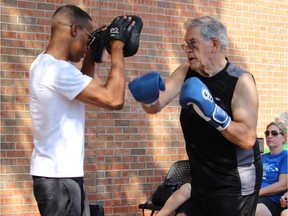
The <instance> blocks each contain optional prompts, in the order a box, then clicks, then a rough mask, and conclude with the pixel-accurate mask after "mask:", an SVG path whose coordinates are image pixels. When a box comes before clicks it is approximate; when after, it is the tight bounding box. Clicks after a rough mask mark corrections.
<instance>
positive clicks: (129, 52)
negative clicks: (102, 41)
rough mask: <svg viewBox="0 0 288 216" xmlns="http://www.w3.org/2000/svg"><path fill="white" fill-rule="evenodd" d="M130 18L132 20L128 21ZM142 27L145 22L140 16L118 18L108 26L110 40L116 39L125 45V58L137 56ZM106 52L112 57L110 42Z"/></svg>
mask: <svg viewBox="0 0 288 216" xmlns="http://www.w3.org/2000/svg"><path fill="white" fill-rule="evenodd" d="M125 17H126V18H125ZM128 17H131V20H130V19H128ZM133 21H134V22H135V25H134V26H131V23H132V22H133ZM142 26H143V22H142V19H141V17H139V16H134V15H127V16H119V17H116V18H115V19H114V20H113V21H112V23H111V24H110V25H109V26H108V28H107V32H108V33H107V34H108V35H109V40H110V39H116V40H121V41H122V42H123V43H125V46H124V48H123V55H124V57H129V56H133V55H135V54H136V52H137V51H138V48H139V40H140V33H141V30H142ZM106 50H107V52H108V53H109V54H110V55H111V46H110V42H109V41H108V42H107V44H106Z"/></svg>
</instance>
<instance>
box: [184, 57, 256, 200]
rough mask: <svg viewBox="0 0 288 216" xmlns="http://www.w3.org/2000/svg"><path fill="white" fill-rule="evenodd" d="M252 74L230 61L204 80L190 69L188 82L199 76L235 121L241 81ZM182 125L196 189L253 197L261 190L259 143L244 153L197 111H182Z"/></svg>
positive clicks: (212, 192)
mask: <svg viewBox="0 0 288 216" xmlns="http://www.w3.org/2000/svg"><path fill="white" fill-rule="evenodd" d="M244 73H248V72H247V71H244V70H243V69H241V68H239V67H237V66H236V65H235V64H233V63H230V62H227V64H226V66H225V68H224V69H223V70H222V71H221V72H220V73H218V74H217V75H215V76H213V77H202V76H201V75H199V74H198V73H196V72H195V71H193V70H191V69H189V70H188V72H187V75H186V78H185V80H187V79H189V78H190V77H198V78H199V79H200V80H201V81H202V82H203V83H205V85H206V86H207V87H208V88H209V90H210V92H211V94H212V96H213V98H214V101H215V103H217V104H218V105H219V106H220V107H221V108H222V109H224V110H225V111H226V112H227V113H228V115H229V116H230V117H231V119H232V121H233V116H232V111H231V101H232V97H233V93H234V90H235V86H236V84H237V81H238V79H239V78H240V77H241V76H242V75H243V74H244ZM180 122H181V126H182V130H183V134H184V138H185V142H186V151H187V154H188V157H189V160H190V164H191V170H192V188H193V190H196V191H197V192H198V193H201V194H202V193H203V194H205V195H212V196H214V195H216V196H218V195H223V196H236V195H249V194H252V193H254V192H255V191H258V190H259V188H260V184H261V179H262V161H261V154H260V150H259V144H258V143H257V140H255V145H254V147H253V148H252V149H251V150H247V151H245V150H242V149H241V148H240V147H238V146H237V145H235V144H233V143H231V142H230V141H228V140H227V139H226V138H225V137H224V136H223V135H222V134H221V133H220V132H219V131H218V130H217V129H215V128H213V127H212V126H211V125H210V124H209V123H208V122H206V121H205V120H204V119H203V118H201V117H200V116H199V115H198V114H197V113H196V112H195V111H194V110H193V108H191V109H189V110H186V109H182V110H181V114H180ZM193 190H192V191H193Z"/></svg>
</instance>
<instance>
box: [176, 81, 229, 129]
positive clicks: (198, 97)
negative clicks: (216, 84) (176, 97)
mask: <svg viewBox="0 0 288 216" xmlns="http://www.w3.org/2000/svg"><path fill="white" fill-rule="evenodd" d="M180 105H181V106H182V108H183V109H189V108H190V107H191V106H192V107H193V108H194V110H195V111H196V112H197V113H198V115H199V116H201V117H202V118H203V119H205V120H206V121H207V122H209V123H210V124H211V125H212V126H213V127H215V128H216V129H218V130H224V129H226V128H227V127H228V126H229V124H230V123H231V117H230V116H229V115H228V114H227V113H226V112H225V111H224V110H223V109H222V108H221V107H219V106H218V105H217V104H216V103H215V102H214V99H213V97H212V95H211V93H210V91H209V89H208V87H207V86H206V85H205V84H204V83H203V82H202V81H201V80H200V79H198V78H197V77H192V78H189V79H187V80H186V81H185V83H184V84H183V86H182V88H181V92H180Z"/></svg>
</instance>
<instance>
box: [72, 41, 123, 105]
mask: <svg viewBox="0 0 288 216" xmlns="http://www.w3.org/2000/svg"><path fill="white" fill-rule="evenodd" d="M123 47H124V43H123V42H121V41H119V40H114V41H112V42H111V69H110V73H109V75H108V77H107V80H106V83H105V84H102V83H101V81H100V80H99V78H98V77H95V78H94V79H93V80H92V81H91V82H90V83H89V84H88V86H87V87H86V88H85V89H84V90H83V91H82V92H81V93H80V94H79V95H78V96H77V97H76V98H77V99H78V100H80V101H82V102H85V103H89V104H92V105H96V106H99V107H103V108H107V109H122V108H123V105H124V96H125V73H124V70H125V64H124V57H123ZM89 56H91V55H89ZM91 60H92V59H89V57H87V58H85V59H84V62H83V67H82V72H83V71H85V74H86V75H88V76H91V77H93V75H94V66H95V63H94V66H93V67H92V64H91V62H90V61H91ZM92 68H93V69H92Z"/></svg>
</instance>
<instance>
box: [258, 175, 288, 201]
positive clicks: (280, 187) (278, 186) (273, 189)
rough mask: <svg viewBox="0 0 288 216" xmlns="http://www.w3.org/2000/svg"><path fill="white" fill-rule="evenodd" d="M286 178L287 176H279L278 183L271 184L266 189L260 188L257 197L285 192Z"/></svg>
mask: <svg viewBox="0 0 288 216" xmlns="http://www.w3.org/2000/svg"><path fill="white" fill-rule="evenodd" d="M287 178H288V174H280V175H279V180H278V182H275V183H274V184H271V185H269V186H267V187H264V188H261V189H260V191H259V196H270V195H274V194H278V193H281V192H283V191H286V190H287Z"/></svg>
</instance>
